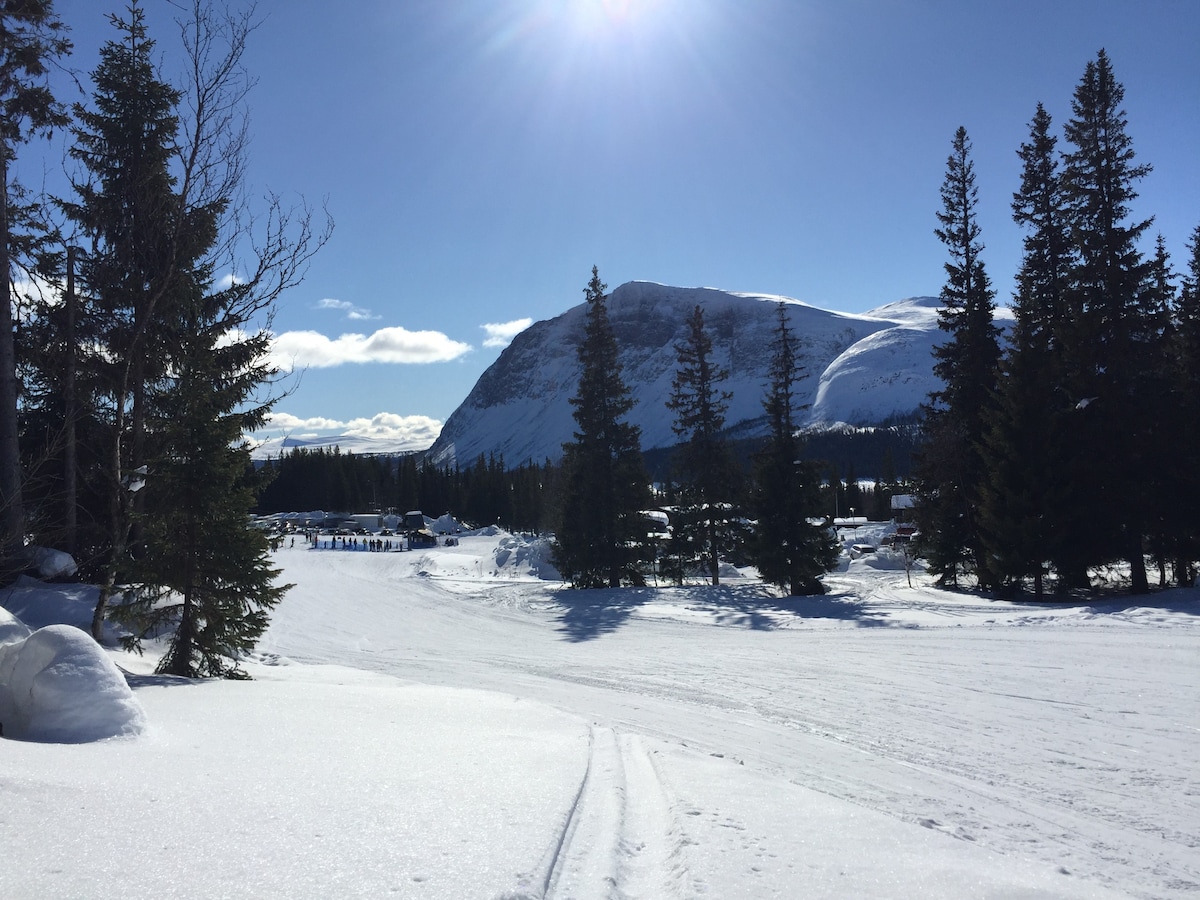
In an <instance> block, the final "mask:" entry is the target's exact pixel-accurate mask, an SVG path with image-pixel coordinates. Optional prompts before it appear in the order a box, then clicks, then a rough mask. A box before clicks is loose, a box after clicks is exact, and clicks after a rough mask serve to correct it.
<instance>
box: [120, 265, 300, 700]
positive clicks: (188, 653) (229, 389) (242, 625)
mask: <svg viewBox="0 0 1200 900" xmlns="http://www.w3.org/2000/svg"><path fill="white" fill-rule="evenodd" d="M196 274H197V278H198V280H199V283H197V284H196V285H195V290H194V291H193V296H192V297H191V298H190V302H187V303H185V304H183V305H182V308H181V309H180V311H179V321H178V323H177V324H178V326H179V327H178V329H177V335H178V337H177V341H178V343H177V344H176V345H175V346H174V347H173V348H172V349H173V352H172V359H173V361H174V365H173V367H172V372H171V373H170V375H169V377H168V383H167V384H166V385H164V386H162V387H161V388H160V389H159V390H156V391H155V392H154V394H153V395H152V406H153V409H152V413H153V418H154V421H155V423H156V428H155V443H156V444H157V445H159V446H160V447H162V448H163V450H162V452H160V453H158V454H156V455H155V456H154V457H152V459H151V461H150V464H149V467H148V468H149V471H150V473H151V474H150V475H149V476H148V479H147V487H146V490H145V493H146V495H147V503H146V509H145V519H144V540H145V542H146V544H147V545H149V546H151V547H153V548H154V553H153V554H152V555H149V556H147V557H146V558H144V559H142V560H138V561H136V562H135V563H134V566H133V571H132V573H131V574H132V576H133V579H134V581H135V582H136V583H138V584H139V585H140V588H139V589H137V590H136V591H134V592H133V595H132V599H129V600H127V602H125V603H123V604H121V605H119V606H117V607H115V608H114V611H113V613H114V618H116V619H118V620H119V621H121V622H123V623H124V624H126V625H127V626H129V627H130V628H131V629H132V636H131V637H129V638H126V639H124V643H125V645H126V647H127V648H133V649H137V648H140V646H141V640H142V639H143V638H144V637H145V636H147V635H153V634H159V633H161V632H163V631H164V630H165V631H167V632H168V633H169V634H170V635H171V637H170V639H169V642H168V647H167V650H166V653H165V654H164V655H163V657H162V659H161V661H160V663H159V665H158V671H159V672H162V673H165V674H170V675H180V676H184V677H188V678H198V677H227V678H239V677H245V676H244V672H243V670H242V669H241V667H240V666H239V664H238V660H239V658H240V657H242V656H243V655H244V654H245V653H247V652H249V651H250V650H252V649H253V648H254V646H255V644H256V643H257V642H258V639H259V637H260V636H261V635H262V633H263V631H265V630H266V627H267V624H268V614H269V612H270V610H271V609H273V608H274V607H275V605H276V604H277V603H278V602H279V600H280V598H281V597H282V596H283V594H284V592H285V591H286V590H287V586H284V585H277V584H275V578H276V576H277V575H278V574H279V572H278V570H277V569H276V568H274V567H273V566H272V565H271V562H270V556H269V553H268V545H267V538H266V536H265V535H264V534H263V533H262V532H261V531H259V530H258V529H253V528H248V527H247V521H246V511H247V510H248V509H249V508H250V507H251V505H253V503H254V496H255V493H256V491H257V489H258V487H259V484H258V483H257V482H258V481H259V478H258V476H257V475H256V474H255V470H254V467H253V463H252V461H251V459H250V450H249V446H248V444H247V443H246V439H245V437H244V435H245V434H246V433H248V432H251V431H254V430H255V429H257V428H260V427H261V426H262V423H263V420H264V418H265V416H266V413H267V411H268V410H269V408H270V407H269V404H261V403H258V404H256V403H254V402H253V401H254V396H255V393H256V391H257V390H258V389H259V388H260V386H261V385H262V384H263V382H264V381H266V380H267V379H268V378H269V377H270V376H271V374H272V373H271V370H269V369H268V368H267V367H266V366H265V365H264V364H263V362H262V360H263V359H264V358H265V355H266V352H267V350H268V349H269V340H270V338H269V335H268V334H267V333H266V332H263V331H260V332H258V333H257V334H255V335H253V336H252V337H249V338H238V337H237V336H236V335H234V334H232V333H231V332H232V331H233V329H234V328H235V327H240V325H241V323H238V322H237V318H236V317H230V316H228V315H227V301H228V292H216V293H212V292H210V291H209V290H208V288H209V279H208V278H206V277H205V276H206V274H207V273H205V272H204V271H203V270H201V271H200V272H197V273H196ZM239 290H241V288H240V287H239V286H234V287H231V288H229V289H228V291H233V292H237V291H239Z"/></svg>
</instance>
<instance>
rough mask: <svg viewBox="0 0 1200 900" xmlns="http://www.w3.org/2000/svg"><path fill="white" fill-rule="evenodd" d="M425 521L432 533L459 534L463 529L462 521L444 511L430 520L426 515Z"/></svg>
mask: <svg viewBox="0 0 1200 900" xmlns="http://www.w3.org/2000/svg"><path fill="white" fill-rule="evenodd" d="M425 521H426V523H427V527H428V528H429V530H430V531H432V532H433V533H434V534H461V533H462V531H463V524H462V522H460V521H458V520H457V519H456V518H454V516H452V515H450V513H444V514H443V515H441V516H438V517H437V518H436V519H433V520H432V521H430V519H429V517H428V516H426V517H425Z"/></svg>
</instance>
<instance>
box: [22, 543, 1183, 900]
mask: <svg viewBox="0 0 1200 900" xmlns="http://www.w3.org/2000/svg"><path fill="white" fill-rule="evenodd" d="M858 537H859V538H863V537H864V535H863V534H862V533H861V532H860V534H859V535H858ZM543 552H544V548H543V547H540V546H538V545H537V544H536V543H535V542H532V541H527V540H525V539H522V538H520V537H517V536H511V535H504V534H502V533H495V532H492V533H487V534H479V535H465V536H463V537H462V538H461V541H460V544H459V545H458V546H455V547H438V548H434V549H430V550H426V551H418V552H404V553H368V552H353V551H334V550H326V551H315V550H307V549H303V548H301V547H299V546H298V547H296V548H295V549H292V548H290V547H289V548H285V549H282V550H280V551H279V553H278V555H277V557H276V559H277V561H278V562H279V564H280V565H281V566H282V568H283V570H284V572H283V579H284V580H285V581H288V582H292V583H294V584H295V585H296V587H295V588H294V589H293V590H292V591H291V592H290V593H289V594H288V596H287V597H286V598H285V600H284V602H283V603H282V604H281V605H280V607H279V608H278V610H277V611H276V614H275V616H274V618H273V623H272V626H271V628H270V630H269V631H268V633H267V635H266V636H265V638H264V641H263V643H262V645H261V647H260V651H261V652H260V653H259V654H258V655H257V657H256V659H255V660H254V661H251V662H250V663H249V668H250V671H251V672H252V674H253V675H254V677H255V679H256V680H255V681H254V682H250V683H237V682H231V683H218V682H206V683H200V684H187V683H181V682H178V681H176V680H173V679H162V678H158V677H155V676H152V675H149V674H145V673H148V672H149V671H150V669H151V668H152V666H153V662H154V659H153V655H152V654H151V655H150V656H148V657H147V658H146V659H138V658H131V657H128V656H126V655H124V654H120V653H117V652H112V653H111V655H112V657H113V658H114V660H116V661H117V662H119V663H120V664H121V665H122V666H123V667H124V668H126V669H127V670H130V671H132V672H139V673H143V674H140V675H133V676H131V679H130V680H131V683H132V685H133V687H134V692H133V693H134V695H135V696H136V698H137V699H138V701H139V702H140V704H141V706H142V707H143V708H144V710H145V716H146V720H147V721H148V722H149V726H148V728H147V729H146V730H145V732H144V733H143V734H142V735H141V736H138V737H132V738H119V739H115V740H106V741H99V742H94V743H82V744H38V743H32V742H23V741H7V740H6V741H0V797H2V798H3V801H4V810H5V814H4V815H3V816H0V846H3V847H4V848H5V852H6V864H5V866H4V868H3V869H2V870H0V895H3V896H5V897H9V896H12V897H17V898H25V897H44V896H54V897H95V896H106V895H112V896H118V895H119V896H122V897H131V898H138V897H156V898H157V897H163V896H166V897H206V898H207V897H220V896H230V897H233V896H237V897H274V896H282V895H286V896H289V897H328V896H347V897H377V896H397V897H406V898H407V897H411V898H447V900H450V898H463V897H482V898H508V900H529V898H550V900H564V898H568V897H570V898H578V900H587V898H599V897H606V898H607V897H613V898H635V897H640V898H663V900H674V898H684V897H688V898H691V897H721V898H726V897H750V898H758V897H786V898H795V897H825V898H842V897H851V896H852V897H863V898H883V897H923V898H924V897H931V898H1008V900H1013V898H1026V900H1029V898H1049V897H1063V898H1082V897H1096V898H1103V897H1122V896H1123V897H1136V898H1190V897H1194V896H1196V894H1197V891H1200V861H1198V859H1200V858H1198V856H1197V853H1196V849H1197V838H1196V835H1197V834H1198V833H1200V778H1198V767H1197V764H1196V761H1195V741H1196V738H1197V732H1198V731H1200V725H1198V724H1197V723H1200V652H1198V651H1200V618H1198V617H1197V611H1198V609H1197V604H1196V591H1194V590H1193V591H1170V592H1166V593H1162V594H1156V595H1153V596H1151V597H1149V598H1143V599H1142V601H1141V602H1139V603H1138V604H1132V603H1120V602H1111V603H1107V604H1104V605H1086V604H1083V605H1068V606H1055V605H1050V604H1046V605H1041V606H1037V605H1031V604H1029V605H1022V604H1013V603H1004V602H996V601H989V600H986V599H981V598H975V597H969V596H958V595H952V594H947V593H944V592H938V591H934V590H931V589H930V588H929V586H928V580H927V579H926V578H925V576H923V575H922V574H920V573H919V572H918V573H915V574H914V575H913V586H912V587H909V586H908V580H907V576H906V574H905V573H904V572H903V570H896V569H893V568H889V567H888V565H889V564H888V563H887V562H886V561H880V560H877V563H878V562H883V563H884V566H883V567H882V568H878V567H873V566H872V565H871V555H870V554H868V555H867V556H864V557H863V558H861V559H855V560H849V561H847V563H846V566H845V570H844V571H843V572H840V573H837V574H833V575H830V576H829V577H828V579H827V581H828V584H829V586H830V588H831V592H830V594H828V595H826V596H824V597H819V598H805V599H799V600H792V599H789V598H778V597H775V596H774V595H772V594H771V592H769V591H766V590H764V589H763V588H762V586H761V585H759V584H758V583H757V581H756V579H754V578H753V577H752V573H746V577H742V578H737V579H729V580H728V581H727V582H726V583H723V584H722V585H721V586H720V587H719V588H711V587H708V586H703V585H689V586H687V587H684V588H675V587H671V588H662V589H658V590H655V589H652V588H651V589H645V590H641V589H621V590H615V591H570V590H567V589H564V588H563V587H562V586H561V585H560V584H558V583H556V582H553V581H547V580H545V579H544V577H542V578H539V577H537V574H536V573H537V572H538V571H540V569H539V566H538V561H539V559H540V558H541V554H542V553H543ZM51 596H56V595H53V594H52V593H51V592H50V591H49V590H48V589H45V588H37V587H35V586H33V585H26V586H25V587H24V588H22V589H21V590H15V591H12V592H10V593H9V594H8V596H7V597H6V598H0V603H3V605H4V606H6V607H8V608H9V609H10V610H18V609H19V610H24V611H25V612H24V613H21V617H22V618H26V617H28V619H29V620H33V619H37V618H38V616H39V615H40V617H41V618H40V619H38V621H36V622H34V621H26V622H25V624H27V625H31V626H33V627H37V626H39V625H42V624H47V621H46V620H48V619H52V618H55V616H56V615H57V617H58V618H60V619H67V620H71V621H74V618H78V615H79V610H81V609H86V606H87V603H86V601H87V598H86V596H82V597H81V596H78V593H76V595H74V596H64V597H60V598H59V599H57V600H55V601H54V602H49V601H48V598H50V597H51ZM54 608H58V609H59V612H58V613H57V614H53V613H51V612H48V610H51V609H54ZM73 617H74V618H73ZM0 624H2V623H0ZM0 633H4V634H9V635H10V637H11V636H16V637H18V638H19V637H20V623H17V624H16V625H15V626H10V627H9V628H8V629H7V630H6V631H4V632H0ZM4 639H5V640H7V638H4ZM97 835H100V836H102V837H101V839H97V837H96V836H97Z"/></svg>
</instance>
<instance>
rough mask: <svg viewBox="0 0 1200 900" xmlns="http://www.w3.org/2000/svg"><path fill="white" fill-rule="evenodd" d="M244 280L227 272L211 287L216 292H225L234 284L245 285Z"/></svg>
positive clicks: (233, 273)
mask: <svg viewBox="0 0 1200 900" xmlns="http://www.w3.org/2000/svg"><path fill="white" fill-rule="evenodd" d="M245 283H246V280H245V279H244V278H242V276H240V275H238V274H237V273H235V272H228V273H226V274H224V275H222V276H221V277H220V278H218V279H217V280H216V282H215V283H214V284H213V287H214V288H215V289H216V290H218V291H227V290H229V289H230V288H231V287H233V286H234V285H235V284H245Z"/></svg>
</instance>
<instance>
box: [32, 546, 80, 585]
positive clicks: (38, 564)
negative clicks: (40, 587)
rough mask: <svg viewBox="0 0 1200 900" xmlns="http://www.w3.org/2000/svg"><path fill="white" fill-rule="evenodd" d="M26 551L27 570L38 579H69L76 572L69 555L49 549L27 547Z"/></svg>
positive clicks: (73, 561) (73, 562)
mask: <svg viewBox="0 0 1200 900" xmlns="http://www.w3.org/2000/svg"><path fill="white" fill-rule="evenodd" d="M27 550H28V553H29V568H30V569H32V570H33V571H34V572H36V573H37V574H38V577H40V578H45V579H47V580H52V579H55V578H70V577H71V576H72V575H74V574H75V572H76V571H77V569H76V566H75V560H74V559H73V558H72V557H71V554H69V553H64V552H63V551H62V550H53V549H51V548H50V547H29V548H27Z"/></svg>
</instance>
